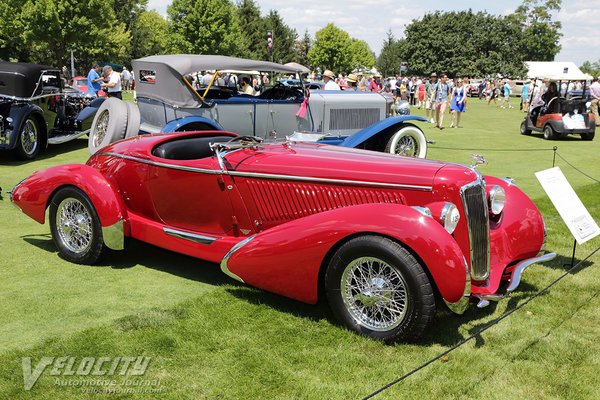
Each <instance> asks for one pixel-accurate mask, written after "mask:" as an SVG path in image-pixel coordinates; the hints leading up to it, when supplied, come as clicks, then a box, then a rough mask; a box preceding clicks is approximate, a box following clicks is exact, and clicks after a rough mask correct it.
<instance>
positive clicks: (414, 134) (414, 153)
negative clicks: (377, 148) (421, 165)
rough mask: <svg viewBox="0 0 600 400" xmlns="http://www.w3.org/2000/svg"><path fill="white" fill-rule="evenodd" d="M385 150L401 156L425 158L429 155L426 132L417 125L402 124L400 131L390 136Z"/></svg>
mask: <svg viewBox="0 0 600 400" xmlns="http://www.w3.org/2000/svg"><path fill="white" fill-rule="evenodd" d="M385 152H386V153H390V154H396V155H400V156H407V157H416V158H425V157H426V156H427V140H426V139H425V134H423V131H422V130H421V129H419V128H418V127H416V126H415V125H410V124H409V125H402V126H401V128H400V129H399V130H398V132H396V133H394V134H393V135H392V136H391V137H390V139H389V141H388V143H387V145H386V147H385Z"/></svg>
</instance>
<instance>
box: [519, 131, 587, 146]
mask: <svg viewBox="0 0 600 400" xmlns="http://www.w3.org/2000/svg"><path fill="white" fill-rule="evenodd" d="M530 136H531V137H534V138H536V139H541V140H545V139H544V134H543V133H538V132H535V133H532V134H531V135H530ZM582 141H583V140H581V136H579V135H567V136H565V137H560V138H556V139H554V140H548V142H551V143H555V144H556V145H559V144H560V142H582Z"/></svg>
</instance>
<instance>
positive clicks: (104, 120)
mask: <svg viewBox="0 0 600 400" xmlns="http://www.w3.org/2000/svg"><path fill="white" fill-rule="evenodd" d="M108 117H109V113H108V110H104V111H102V114H100V116H99V117H98V121H97V122H96V126H95V128H96V129H94V132H95V134H94V146H95V147H98V146H100V143H102V141H103V140H104V137H105V136H106V131H107V130H108Z"/></svg>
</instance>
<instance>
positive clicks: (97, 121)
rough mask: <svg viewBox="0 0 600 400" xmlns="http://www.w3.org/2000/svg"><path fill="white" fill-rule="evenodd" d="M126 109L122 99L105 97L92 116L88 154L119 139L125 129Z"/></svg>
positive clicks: (122, 136) (121, 137)
mask: <svg viewBox="0 0 600 400" xmlns="http://www.w3.org/2000/svg"><path fill="white" fill-rule="evenodd" d="M127 120H128V109H127V105H126V104H125V102H124V101H123V100H119V99H117V98H116V97H109V98H108V99H106V100H105V101H104V102H103V103H102V105H101V106H100V108H98V111H96V115H95V116H94V121H93V122H92V128H91V129H90V138H89V140H88V150H89V152H90V154H94V153H96V152H97V151H98V150H99V149H101V148H103V147H106V146H108V145H109V144H111V143H113V142H116V141H118V140H121V139H123V138H124V137H125V132H126V131H127Z"/></svg>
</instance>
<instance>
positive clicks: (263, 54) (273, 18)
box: [258, 10, 298, 64]
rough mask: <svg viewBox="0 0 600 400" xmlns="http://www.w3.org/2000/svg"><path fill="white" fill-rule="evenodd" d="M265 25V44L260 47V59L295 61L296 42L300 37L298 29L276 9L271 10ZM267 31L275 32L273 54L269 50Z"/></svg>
mask: <svg viewBox="0 0 600 400" xmlns="http://www.w3.org/2000/svg"><path fill="white" fill-rule="evenodd" d="M263 27H264V31H263V32H264V33H263V40H262V43H263V44H262V46H259V47H258V51H259V53H258V54H259V57H260V59H262V60H269V61H270V60H271V58H272V59H273V61H275V62H281V63H283V64H285V63H287V62H290V61H294V60H295V59H296V52H295V51H294V44H295V43H296V39H297V38H298V34H297V33H296V30H295V29H292V28H290V27H289V26H287V25H286V24H285V23H284V22H283V19H282V18H281V16H280V15H279V13H278V12H277V11H276V10H271V11H269V14H268V15H267V16H266V17H265V18H264V19H263ZM267 31H271V32H273V54H271V53H269V52H268V50H267Z"/></svg>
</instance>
